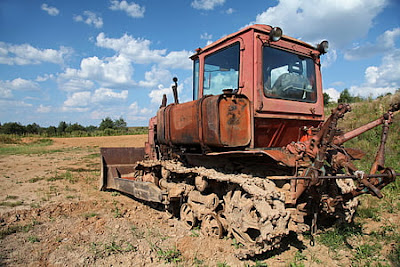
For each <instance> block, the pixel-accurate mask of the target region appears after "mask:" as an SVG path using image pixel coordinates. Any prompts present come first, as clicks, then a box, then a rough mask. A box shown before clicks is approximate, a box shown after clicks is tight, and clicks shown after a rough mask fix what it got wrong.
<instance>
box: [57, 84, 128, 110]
mask: <svg viewBox="0 0 400 267" xmlns="http://www.w3.org/2000/svg"><path fill="white" fill-rule="evenodd" d="M127 98H128V91H127V90H123V91H121V92H116V91H113V90H112V89H109V88H99V89H96V90H95V91H94V92H90V91H83V92H75V93H72V94H71V95H69V96H68V98H67V100H65V101H64V107H66V108H67V109H66V110H68V111H70V110H71V109H68V108H89V107H90V106H92V105H95V104H98V105H102V104H107V103H114V104H115V103H120V101H124V100H126V99H127Z"/></svg>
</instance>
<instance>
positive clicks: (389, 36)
mask: <svg viewBox="0 0 400 267" xmlns="http://www.w3.org/2000/svg"><path fill="white" fill-rule="evenodd" d="M398 37H400V28H394V29H393V30H387V31H385V32H384V33H383V34H382V35H380V36H379V37H378V38H376V42H375V43H374V44H372V43H367V44H365V45H363V46H355V47H353V48H352V49H349V50H347V51H346V52H345V54H344V58H345V59H347V60H357V59H364V58H368V57H371V56H374V55H376V54H380V53H385V52H388V51H391V50H392V49H394V47H395V42H396V39H397V38H398Z"/></svg>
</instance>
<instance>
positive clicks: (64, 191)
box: [0, 135, 351, 266]
mask: <svg viewBox="0 0 400 267" xmlns="http://www.w3.org/2000/svg"><path fill="white" fill-rule="evenodd" d="M53 140H54V143H53V145H51V146H49V147H48V151H49V152H48V153H41V154H31V155H29V154H24V155H8V156H0V181H1V182H0V201H2V202H1V203H2V205H1V206H0V231H1V236H0V266H3V265H5V266H87V265H90V266H164V265H165V266H171V265H172V266H174V265H179V266H265V265H261V263H263V264H268V266H289V265H292V266H301V265H296V264H300V263H301V264H304V265H305V266H320V265H325V266H349V265H351V261H350V259H349V255H348V253H347V254H346V252H340V251H339V252H335V253H332V252H331V251H330V250H329V249H328V248H327V247H325V246H323V245H320V244H318V243H317V244H316V245H315V246H310V245H309V240H305V241H304V242H301V241H299V240H297V239H296V238H295V237H291V238H288V239H287V240H286V241H285V242H286V243H288V244H287V245H285V246H283V249H282V250H280V251H277V252H273V253H270V254H268V255H263V256H262V257H258V258H253V259H250V260H239V259H238V258H236V257H235V256H234V254H235V249H236V246H237V244H235V242H234V240H232V239H227V238H224V239H214V238H210V237H205V236H202V234H201V233H200V231H199V230H197V229H195V230H191V231H189V230H187V229H186V228H185V227H184V225H183V224H182V223H181V222H179V221H178V220H177V219H175V218H170V217H169V216H168V214H166V213H165V212H163V211H159V210H157V209H153V208H151V207H149V206H147V205H145V203H143V202H140V201H138V200H135V199H133V198H131V197H128V196H125V195H122V194H120V193H117V192H100V191H98V180H99V176H100V154H99V147H103V146H104V147H106V146H107V147H126V146H136V147H138V146H143V144H144V142H145V141H146V140H147V136H146V135H138V136H118V137H93V138H92V137H84V138H54V139H53ZM293 264H294V265H293Z"/></svg>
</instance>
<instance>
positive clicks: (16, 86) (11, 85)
mask: <svg viewBox="0 0 400 267" xmlns="http://www.w3.org/2000/svg"><path fill="white" fill-rule="evenodd" d="M0 88H1V89H2V91H3V92H8V91H14V90H17V91H36V90H39V85H38V84H37V83H36V82H33V81H30V80H25V79H22V78H16V79H14V80H12V81H8V80H7V81H0Z"/></svg>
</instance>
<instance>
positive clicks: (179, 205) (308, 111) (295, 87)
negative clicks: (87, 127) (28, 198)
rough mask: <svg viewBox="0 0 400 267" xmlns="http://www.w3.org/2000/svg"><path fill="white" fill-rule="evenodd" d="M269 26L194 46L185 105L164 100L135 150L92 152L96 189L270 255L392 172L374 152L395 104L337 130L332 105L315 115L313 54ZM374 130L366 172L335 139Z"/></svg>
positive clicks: (320, 48) (340, 112) (319, 95)
mask: <svg viewBox="0 0 400 267" xmlns="http://www.w3.org/2000/svg"><path fill="white" fill-rule="evenodd" d="M327 50H328V42H327V41H323V42H321V43H320V44H319V45H317V46H312V45H310V44H307V43H305V42H302V41H300V40H297V39H294V38H291V37H288V36H285V35H282V30H281V29H280V28H278V27H275V28H273V27H270V26H267V25H252V26H248V27H246V28H244V29H241V30H240V31H238V32H236V33H234V34H231V35H228V36H226V37H224V38H222V39H220V40H218V41H216V42H214V43H212V44H210V45H208V46H206V47H204V48H199V49H197V50H196V52H195V54H194V55H193V56H192V57H191V59H192V60H193V101H190V102H186V103H179V100H178V94H177V87H178V84H177V79H176V78H174V80H173V81H174V85H173V86H172V90H173V95H174V101H173V103H172V104H169V105H167V99H166V96H165V95H164V98H163V101H162V103H161V106H160V108H159V110H158V111H157V115H156V116H155V117H153V118H151V119H150V122H149V134H148V142H146V144H145V146H144V147H140V148H101V160H102V172H101V189H102V190H105V189H113V190H118V191H121V192H124V193H127V194H129V195H132V196H134V197H135V198H137V199H140V200H143V201H144V202H146V203H149V204H152V205H154V204H156V205H159V206H160V207H163V208H165V210H166V211H168V212H170V213H171V214H172V215H174V216H176V217H178V218H179V219H180V220H181V221H182V222H183V224H184V225H186V226H187V227H188V228H192V227H196V226H199V227H200V231H201V232H202V233H203V234H205V235H207V236H213V237H217V238H221V237H223V236H224V235H227V236H229V237H233V238H235V239H236V241H237V242H238V243H240V244H242V246H241V248H240V252H239V253H238V256H239V257H247V256H253V255H255V254H261V253H263V252H266V251H268V250H272V249H275V248H278V247H279V246H280V244H281V239H282V238H283V237H285V236H287V235H288V234H289V232H290V231H292V232H295V233H297V234H298V235H299V236H301V235H302V234H303V233H305V232H310V233H311V235H312V234H313V233H315V231H316V228H317V225H318V224H320V223H322V222H323V221H326V220H328V221H333V220H338V221H342V222H345V221H347V222H350V221H351V220H352V218H353V216H354V213H355V210H356V207H357V205H358V202H357V199H356V197H357V196H359V195H361V194H365V193H368V194H372V195H374V196H376V197H378V198H381V197H382V194H381V192H380V190H381V189H382V188H383V187H384V186H386V185H387V184H389V183H391V182H393V181H394V180H395V179H396V176H399V175H400V174H399V173H396V172H395V171H394V170H393V169H392V168H388V167H386V166H385V158H384V154H385V152H384V150H385V143H386V139H387V135H388V131H389V125H390V124H391V122H392V119H393V116H394V115H395V114H396V113H398V112H399V111H398V110H399V108H400V107H399V106H400V105H399V104H394V105H392V107H391V109H390V110H388V111H387V113H385V114H383V115H382V117H380V118H378V119H376V120H375V121H372V122H370V123H368V124H366V125H364V126H362V127H360V128H358V129H355V130H352V131H350V132H346V133H344V132H342V131H341V130H339V129H338V128H337V123H338V120H339V119H341V118H342V117H343V116H344V115H345V113H346V112H349V111H350V106H349V105H348V104H339V105H338V107H337V108H335V109H333V110H332V113H331V115H330V116H329V117H328V118H327V119H326V120H325V118H324V106H323V92H322V80H321V70H320V66H321V63H320V57H321V56H322V55H323V54H325V53H326V52H327ZM379 125H382V136H381V143H380V146H379V148H378V150H377V154H376V159H375V161H374V163H373V165H372V167H371V169H370V170H369V171H365V170H364V171H363V170H358V169H357V167H356V166H355V165H354V164H353V160H357V159H360V158H361V157H363V156H364V153H363V152H362V151H360V150H357V149H351V148H345V147H344V146H343V144H344V143H345V142H346V141H348V140H350V139H352V138H354V137H356V136H358V135H360V134H362V133H363V132H365V131H368V130H370V129H372V128H374V127H377V126H379Z"/></svg>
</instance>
